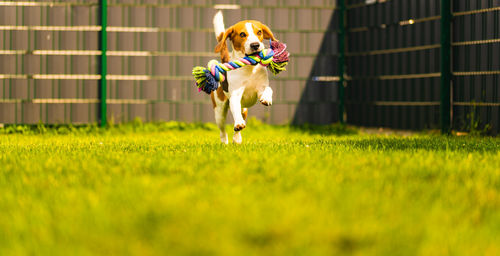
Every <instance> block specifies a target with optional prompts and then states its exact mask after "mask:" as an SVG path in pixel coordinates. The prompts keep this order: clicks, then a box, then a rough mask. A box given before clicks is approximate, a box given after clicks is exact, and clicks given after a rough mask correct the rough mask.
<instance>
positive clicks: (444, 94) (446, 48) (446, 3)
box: [440, 0, 451, 134]
mask: <svg viewBox="0 0 500 256" xmlns="http://www.w3.org/2000/svg"><path fill="white" fill-rule="evenodd" d="M450 98H451V3H450V0H441V105H440V106H441V108H440V112H441V132H442V133H443V134H448V133H450V128H451V127H450V123H451V112H450V108H451V99H450Z"/></svg>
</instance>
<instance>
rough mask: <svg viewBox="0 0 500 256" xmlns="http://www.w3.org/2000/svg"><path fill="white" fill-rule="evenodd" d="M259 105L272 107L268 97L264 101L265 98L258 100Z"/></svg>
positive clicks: (270, 99) (271, 100)
mask: <svg viewBox="0 0 500 256" xmlns="http://www.w3.org/2000/svg"><path fill="white" fill-rule="evenodd" d="M260 103H262V105H264V106H271V105H273V99H272V98H271V97H269V98H268V99H266V98H265V97H262V98H260Z"/></svg>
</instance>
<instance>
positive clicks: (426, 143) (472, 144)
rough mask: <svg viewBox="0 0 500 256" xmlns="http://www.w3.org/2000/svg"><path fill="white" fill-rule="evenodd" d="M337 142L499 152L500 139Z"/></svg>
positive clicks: (365, 147)
mask: <svg viewBox="0 0 500 256" xmlns="http://www.w3.org/2000/svg"><path fill="white" fill-rule="evenodd" d="M336 143H339V144H342V145H344V146H348V147H352V148H356V149H362V150H374V151H415V150H428V151H462V152H463V151H465V152H471V153H472V152H498V151H500V140H498V139H492V138H480V137H450V136H430V137H424V138H419V137H408V138H374V137H370V138H366V139H357V140H356V139H352V140H351V139H348V140H342V141H338V142H336Z"/></svg>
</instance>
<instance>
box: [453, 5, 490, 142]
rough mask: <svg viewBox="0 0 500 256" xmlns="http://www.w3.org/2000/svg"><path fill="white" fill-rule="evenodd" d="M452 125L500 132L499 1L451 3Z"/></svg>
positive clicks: (458, 127)
mask: <svg viewBox="0 0 500 256" xmlns="http://www.w3.org/2000/svg"><path fill="white" fill-rule="evenodd" d="M453 16H454V24H453V25H454V26H453V43H452V46H453V57H454V62H453V75H454V79H453V89H454V90H453V126H454V127H455V129H463V130H470V129H471V127H472V128H473V129H478V130H483V129H485V128H486V127H485V126H486V125H487V126H489V127H490V130H491V132H492V133H493V134H497V133H498V132H500V123H499V122H500V112H499V108H500V95H499V94H500V91H499V87H500V28H499V27H500V1H498V0H473V1H458V0H455V1H454V7H453Z"/></svg>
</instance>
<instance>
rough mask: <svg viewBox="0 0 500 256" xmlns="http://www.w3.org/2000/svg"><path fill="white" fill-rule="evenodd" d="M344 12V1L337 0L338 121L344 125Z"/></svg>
mask: <svg viewBox="0 0 500 256" xmlns="http://www.w3.org/2000/svg"><path fill="white" fill-rule="evenodd" d="M345 11H346V6H345V0H338V12H339V34H338V41H339V42H338V47H339V49H338V51H339V52H338V56H339V58H338V64H337V65H338V67H337V68H338V72H339V84H338V90H339V92H338V94H339V95H338V97H339V99H338V101H339V121H340V123H344V122H345V120H344V114H345V111H344V104H345V102H344V98H345V97H344V91H345V90H344V89H345V88H344V83H345V78H344V72H345V70H344V69H345V33H346V28H345Z"/></svg>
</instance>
